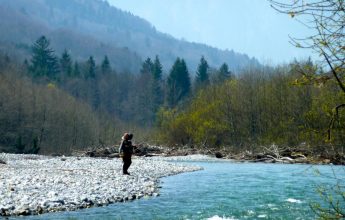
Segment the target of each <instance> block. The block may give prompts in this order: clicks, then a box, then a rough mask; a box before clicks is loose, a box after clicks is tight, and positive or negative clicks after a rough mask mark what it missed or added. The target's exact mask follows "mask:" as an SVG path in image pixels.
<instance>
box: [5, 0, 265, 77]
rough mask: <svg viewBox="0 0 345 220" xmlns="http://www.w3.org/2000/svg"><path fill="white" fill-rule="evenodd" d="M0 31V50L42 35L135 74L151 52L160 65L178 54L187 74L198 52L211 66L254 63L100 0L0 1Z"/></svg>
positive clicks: (21, 46) (78, 55) (24, 52)
mask: <svg viewBox="0 0 345 220" xmlns="http://www.w3.org/2000/svg"><path fill="white" fill-rule="evenodd" d="M14 17H15V19H13V18H14ZM0 29H1V30H7V31H5V32H3V33H1V35H0V42H1V48H3V49H4V50H5V51H6V52H11V51H13V50H19V51H20V52H21V57H22V58H23V57H27V56H29V54H30V50H29V49H30V48H29V47H30V45H31V43H32V42H33V41H35V40H36V39H37V38H38V37H40V36H41V35H45V36H47V37H48V38H49V39H51V43H52V46H53V47H54V48H55V50H56V51H57V52H58V53H62V52H63V51H64V49H68V50H69V52H70V53H71V55H72V56H73V57H75V59H77V60H82V59H86V58H87V57H89V56H90V55H93V56H94V58H95V60H97V61H99V62H100V60H101V59H102V58H103V56H104V54H107V55H108V56H109V58H110V60H111V62H112V65H113V67H114V68H115V69H116V70H118V71H130V72H134V73H135V72H138V71H139V68H140V62H141V61H140V59H142V60H144V59H145V58H146V57H154V56H155V55H159V57H160V59H161V62H162V64H163V66H164V67H169V66H171V65H172V64H173V62H174V61H175V59H176V57H178V56H180V57H183V58H184V59H185V60H186V62H187V63H188V67H189V68H190V70H192V71H191V74H192V75H194V72H195V70H196V67H197V64H198V60H199V57H200V56H202V55H204V56H205V58H206V59H207V60H208V61H209V64H210V65H211V66H212V67H215V68H216V67H218V66H220V65H221V64H222V63H227V64H228V65H229V68H230V70H232V71H235V72H237V71H238V70H240V69H242V68H243V67H245V66H248V65H259V64H258V62H257V60H255V59H254V58H249V57H248V56H247V55H245V54H238V53H235V52H234V51H227V50H225V51H224V50H219V49H216V48H212V47H209V46H207V45H202V44H197V43H190V42H186V41H181V40H177V39H175V38H173V37H171V36H169V35H166V34H163V33H160V32H159V31H157V30H156V29H155V28H154V27H153V26H152V25H151V24H150V23H149V22H147V21H145V20H143V19H141V18H139V17H137V16H134V15H132V14H130V13H128V12H123V11H121V10H119V9H117V8H115V7H112V6H110V5H109V4H108V3H107V2H106V1H101V0H87V1H85V0H30V1H27V0H11V1H8V0H0ZM164 70H165V71H166V72H167V71H168V70H169V69H168V68H167V69H164Z"/></svg>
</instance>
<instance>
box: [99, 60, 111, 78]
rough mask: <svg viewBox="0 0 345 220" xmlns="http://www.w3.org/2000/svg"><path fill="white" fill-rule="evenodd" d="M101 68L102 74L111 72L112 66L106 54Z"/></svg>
mask: <svg viewBox="0 0 345 220" xmlns="http://www.w3.org/2000/svg"><path fill="white" fill-rule="evenodd" d="M101 69H102V74H108V73H110V72H111V66H110V62H109V59H108V56H104V60H103V62H102V65H101Z"/></svg>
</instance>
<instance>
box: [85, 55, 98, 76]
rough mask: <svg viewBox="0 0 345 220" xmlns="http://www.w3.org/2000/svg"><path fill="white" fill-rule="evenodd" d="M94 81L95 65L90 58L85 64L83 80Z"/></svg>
mask: <svg viewBox="0 0 345 220" xmlns="http://www.w3.org/2000/svg"><path fill="white" fill-rule="evenodd" d="M89 78H90V79H94V78H96V63H95V60H94V59H93V56H90V58H89V59H88V61H87V62H86V72H85V79H89Z"/></svg>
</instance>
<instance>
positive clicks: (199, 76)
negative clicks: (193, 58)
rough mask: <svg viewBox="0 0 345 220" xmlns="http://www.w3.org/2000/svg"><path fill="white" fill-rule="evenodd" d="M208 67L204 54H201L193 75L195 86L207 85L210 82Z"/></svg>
mask: <svg viewBox="0 0 345 220" xmlns="http://www.w3.org/2000/svg"><path fill="white" fill-rule="evenodd" d="M208 69H209V66H208V63H207V61H206V60H205V58H204V56H202V57H201V59H200V63H199V65H198V70H197V72H196V76H195V84H196V85H195V87H196V88H199V87H203V86H207V85H208V84H209V83H210V80H209V73H208Z"/></svg>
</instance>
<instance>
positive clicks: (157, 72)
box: [153, 56, 163, 81]
mask: <svg viewBox="0 0 345 220" xmlns="http://www.w3.org/2000/svg"><path fill="white" fill-rule="evenodd" d="M162 69H163V68H162V64H161V62H160V61H159V57H158V56H156V58H155V61H154V63H153V78H154V79H155V80H157V81H161V80H162V73H163V70H162Z"/></svg>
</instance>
